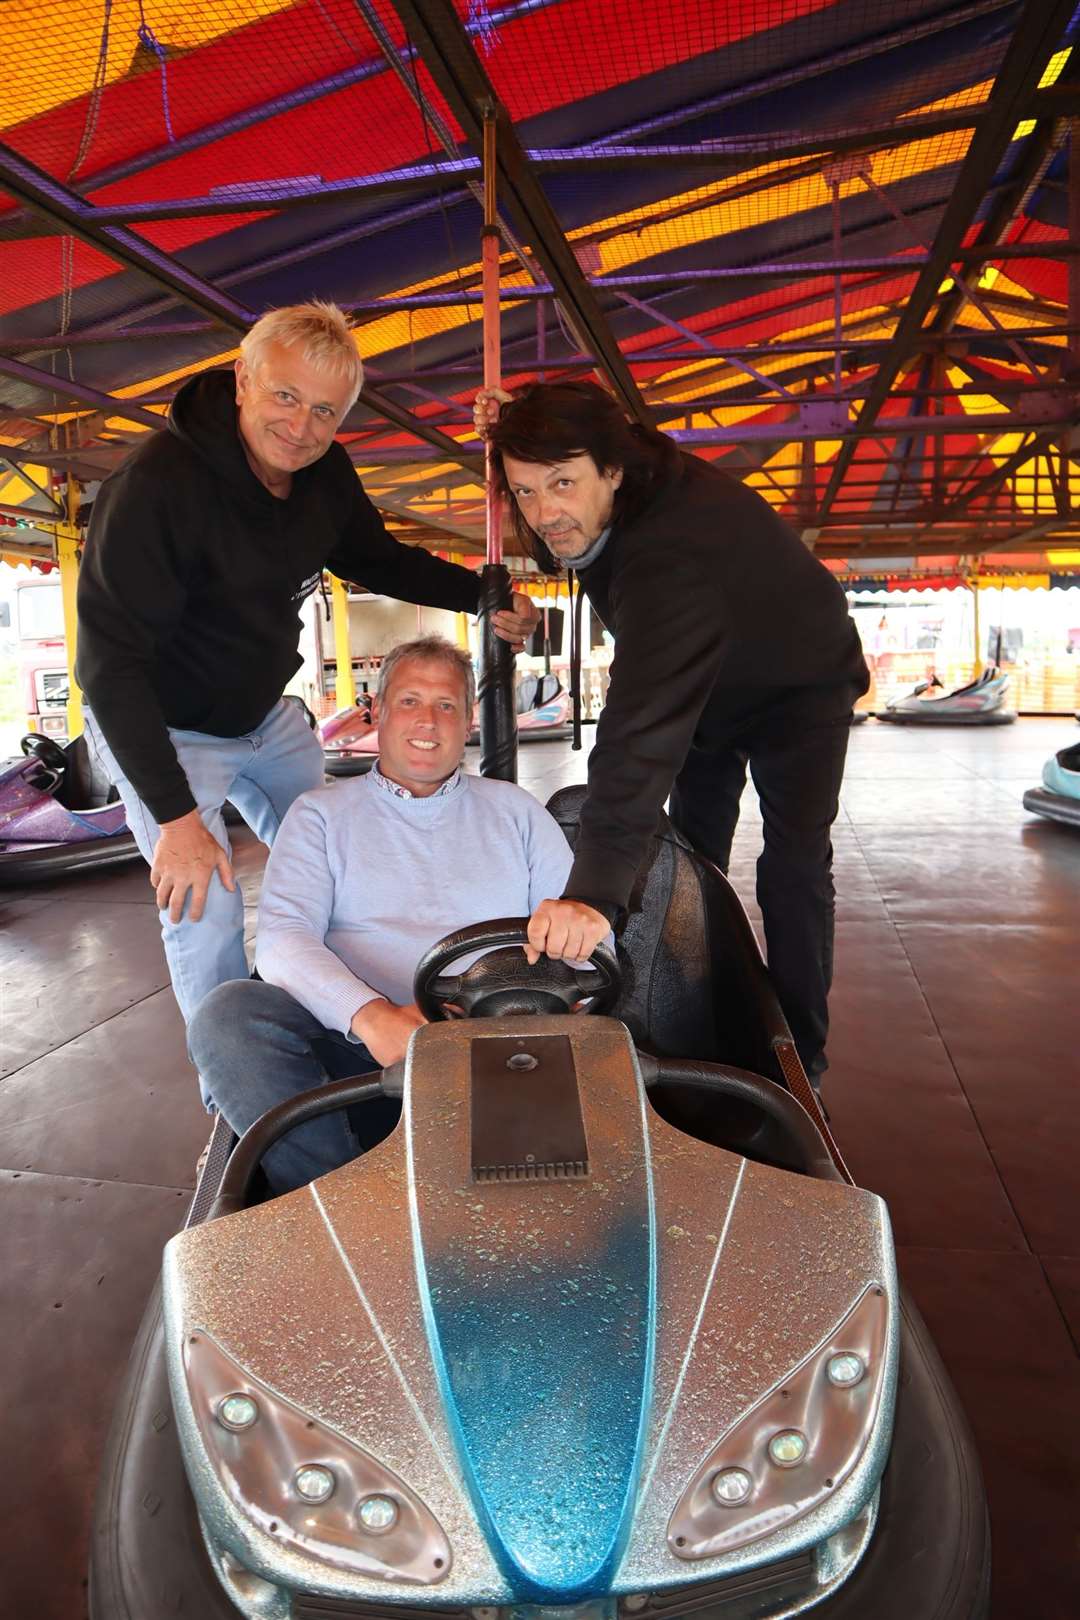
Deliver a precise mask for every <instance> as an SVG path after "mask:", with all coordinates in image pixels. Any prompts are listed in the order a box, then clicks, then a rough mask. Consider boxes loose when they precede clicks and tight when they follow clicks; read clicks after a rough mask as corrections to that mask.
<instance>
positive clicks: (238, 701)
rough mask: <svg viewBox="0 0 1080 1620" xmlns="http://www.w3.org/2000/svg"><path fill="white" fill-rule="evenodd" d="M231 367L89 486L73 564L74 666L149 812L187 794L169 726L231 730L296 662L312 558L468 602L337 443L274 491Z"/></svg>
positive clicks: (473, 591)
mask: <svg viewBox="0 0 1080 1620" xmlns="http://www.w3.org/2000/svg"><path fill="white" fill-rule="evenodd" d="M235 401H236V385H235V380H234V377H233V374H232V372H231V371H208V372H204V373H202V375H200V376H198V377H193V378H192V379H191V380H190V381H189V382H187V383H185V384H184V386H183V387H182V388H181V389H180V392H179V393H178V394H177V396H176V398H175V400H174V401H173V405H172V409H171V411H170V412H169V429H170V431H169V432H167V433H153V434H150V435H148V437H147V438H146V439H145V440H144V441H143V443H142V444H140V445H139V446H138V448H137V449H136V450H134V451H133V452H132V454H131V455H130V456H129V457H128V458H127V460H126V461H125V462H124V464H123V466H121V467H120V468H119V469H118V470H117V471H116V472H115V473H113V475H112V476H111V477H110V478H108V479H106V481H105V483H104V484H103V485H102V486H101V489H100V491H99V493H98V496H97V499H96V500H95V502H94V509H93V514H92V516H91V520H90V532H89V535H88V537H87V542H86V549H85V552H84V555H83V561H82V567H81V569H80V571H79V597H78V601H79V639H78V661H77V669H76V673H77V676H78V681H79V685H80V686H81V687H82V689H83V691H84V693H85V694H86V697H87V700H88V702H89V704H90V707H91V709H92V710H93V713H94V717H95V719H96V720H97V722H98V724H99V725H100V727H101V730H102V732H103V733H104V735H105V737H106V739H107V741H108V743H109V746H110V748H111V749H112V751H113V753H114V754H115V756H116V759H117V761H118V763H119V765H120V768H121V770H122V771H123V773H124V775H125V776H126V777H127V779H128V780H129V781H130V782H131V784H132V786H133V787H134V789H135V791H136V792H137V793H138V795H139V797H140V798H141V799H142V800H143V801H144V802H145V803H146V804H147V805H148V807H149V809H150V811H151V813H152V814H153V816H154V817H155V819H156V820H157V821H159V822H161V821H171V820H174V819H175V818H176V817H177V816H182V815H185V814H186V813H187V812H188V811H189V810H193V809H194V808H195V800H194V799H193V797H192V794H191V789H190V787H189V786H188V781H187V777H186V776H185V775H184V772H183V770H182V768H181V766H180V763H179V761H178V760H177V757H176V750H175V749H174V748H173V745H172V742H171V741H170V738H169V734H168V730H167V728H168V727H169V726H175V727H178V728H180V729H182V730H187V731H202V732H208V733H209V734H210V735H211V736H214V737H239V736H242V735H243V734H244V733H245V732H248V731H252V730H253V729H254V728H255V727H256V726H257V725H259V723H260V721H262V720H263V719H264V717H265V716H266V715H267V714H268V713H269V711H270V710H271V709H272V708H273V706H274V704H275V703H276V702H277V701H278V699H279V698H280V696H281V693H282V691H283V689H284V687H285V683H286V682H287V681H288V679H289V677H290V676H291V675H292V674H293V673H294V672H295V671H296V670H297V669H298V668H299V665H300V657H299V654H298V652H297V645H298V640H299V634H300V616H299V612H298V608H299V604H300V603H301V602H302V601H303V599H304V597H305V596H307V595H308V594H309V593H310V592H311V591H312V590H314V589H315V587H316V585H317V584H318V581H319V577H320V575H321V573H322V570H323V569H324V568H328V569H330V571H331V572H332V573H334V574H336V575H337V576H338V577H339V578H340V579H346V580H353V581H356V582H357V583H359V584H362V585H363V586H364V587H365V588H366V589H368V590H371V591H376V592H378V593H380V594H384V595H387V596H396V597H399V598H401V599H402V600H404V601H406V602H419V603H422V604H423V605H425V606H427V607H441V608H449V609H451V610H453V611H455V612H468V613H475V612H476V608H477V598H478V589H479V584H478V580H477V576H476V575H475V574H472V573H470V572H469V571H468V570H467V569H465V568H458V567H455V566H454V565H453V564H452V563H446V562H442V561H440V559H439V558H437V557H432V556H431V555H429V553H427V552H426V551H422V550H420V549H418V548H413V547H410V546H403V545H401V544H400V543H399V542H398V541H396V540H393V539H391V537H390V535H388V534H387V532H386V529H385V527H384V526H383V522H382V519H381V518H380V517H379V515H378V513H377V512H376V510H375V508H374V507H373V506H372V504H371V502H370V501H369V500H368V498H367V496H366V495H365V494H364V491H363V489H362V488H361V487H360V480H359V479H358V478H357V476H356V473H355V471H354V470H353V467H352V464H351V463H350V461H349V458H348V456H347V455H346V453H345V451H344V449H343V448H342V446H341V445H340V444H332V445H331V446H330V448H329V450H328V451H327V452H326V454H325V455H324V456H321V457H320V458H319V460H318V461H316V462H313V463H312V465H311V466H309V467H305V468H303V469H302V470H301V471H300V472H297V473H295V474H294V475H293V480H292V489H291V491H290V493H289V496H288V499H287V500H278V499H277V498H276V497H275V496H273V495H271V494H270V492H269V490H268V489H266V488H265V486H264V485H263V484H261V483H260V482H259V480H258V479H257V478H256V476H255V474H254V473H253V472H252V471H251V468H250V466H249V465H248V460H247V457H246V455H245V454H244V449H243V446H242V444H241V441H240V437H239V433H238V431H237V425H236V403H235Z"/></svg>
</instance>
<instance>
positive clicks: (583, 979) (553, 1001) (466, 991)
mask: <svg viewBox="0 0 1080 1620" xmlns="http://www.w3.org/2000/svg"><path fill="white" fill-rule="evenodd" d="M528 927H529V919H528V917H496V918H495V919H494V920H493V921H492V922H482V923H474V924H473V925H472V927H470V928H459V929H457V930H456V931H455V932H454V933H452V934H447V935H446V938H445V939H440V940H438V941H437V943H436V944H434V945H433V946H432V947H431V949H430V950H429V951H427V952H426V953H425V954H424V955H423V956H422V957H421V958H420V961H419V962H418V964H417V968H416V977H415V979H414V980H413V996H414V998H415V1000H416V1005H417V1006H418V1007H419V1008H420V1011H421V1012H422V1013H423V1014H424V1016H425V1018H428V1019H431V1020H432V1022H434V1021H436V1020H437V1019H440V1018H450V1017H452V1016H453V1014H452V1013H451V1011H450V1007H451V1006H454V1007H458V1008H460V1009H461V1012H462V1013H463V1014H464V1016H465V1017H466V1018H499V1017H502V1016H504V1015H506V1014H508V1013H513V1014H521V1013H569V1012H575V1011H583V1012H606V1010H607V1009H608V1008H609V1007H610V1006H612V1004H613V1003H614V1001H615V1000H616V998H617V996H618V994H619V990H620V988H621V986H622V971H621V969H620V967H619V964H618V962H617V961H616V960H615V953H614V951H612V950H611V949H610V948H609V947H608V946H607V945H597V947H596V949H595V950H594V951H593V953H592V955H591V956H590V957H589V961H590V963H591V964H592V966H593V968H594V969H595V971H594V972H588V971H587V970H586V969H585V968H580V967H571V965H570V963H569V962H559V961H554V960H552V959H551V958H550V957H547V956H542V957H541V958H540V960H539V962H536V963H535V964H533V965H532V966H530V965H529V963H528V962H527V961H526V959H525V953H524V951H522V950H521V946H522V945H524V944H526V943H527V941H528ZM499 946H515V947H516V949H513V950H500V949H498V948H497V947H499ZM493 947H496V948H493ZM469 951H485V952H486V954H485V955H484V956H481V957H480V958H479V960H478V961H476V962H473V963H472V965H471V966H470V967H467V968H466V969H465V971H464V972H463V973H450V974H447V973H444V972H443V969H444V968H448V967H450V966H451V964H452V963H454V962H456V961H457V959H458V957H459V956H464V955H465V954H466V952H469ZM583 1001H585V1002H587V1003H588V1005H587V1006H585V1007H582V1006H581V1003H582V1002H583Z"/></svg>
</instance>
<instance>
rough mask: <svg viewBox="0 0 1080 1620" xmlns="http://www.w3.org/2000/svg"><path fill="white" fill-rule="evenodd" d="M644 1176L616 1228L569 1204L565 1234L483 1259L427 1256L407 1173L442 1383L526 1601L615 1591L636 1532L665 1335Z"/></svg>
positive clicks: (474, 1483)
mask: <svg viewBox="0 0 1080 1620" xmlns="http://www.w3.org/2000/svg"><path fill="white" fill-rule="evenodd" d="M634 1180H635V1181H636V1183H637V1185H636V1187H635V1188H634V1189H633V1190H631V1189H630V1188H628V1187H627V1184H626V1183H623V1184H622V1189H623V1190H624V1192H627V1193H629V1196H628V1197H625V1198H624V1200H622V1201H623V1203H624V1207H623V1208H622V1209H621V1210H620V1211H619V1213H618V1215H617V1216H616V1217H615V1218H614V1219H605V1213H604V1212H605V1211H606V1209H607V1207H608V1200H606V1199H605V1200H603V1201H601V1200H599V1199H593V1198H591V1197H589V1198H587V1199H581V1198H579V1197H578V1198H572V1199H571V1200H570V1201H569V1207H570V1208H571V1209H572V1211H573V1217H572V1218H571V1219H568V1220H566V1221H565V1224H564V1225H557V1224H555V1223H553V1222H552V1221H551V1220H550V1219H548V1220H547V1221H545V1222H544V1223H543V1225H542V1226H541V1225H540V1223H539V1222H538V1232H537V1234H536V1236H537V1242H536V1246H535V1247H534V1246H532V1245H530V1244H526V1245H525V1246H524V1247H523V1248H521V1249H520V1250H517V1249H515V1250H511V1249H510V1247H509V1246H507V1249H506V1250H501V1248H500V1246H499V1245H498V1244H497V1243H493V1246H492V1248H491V1249H490V1250H486V1249H484V1248H483V1246H482V1245H481V1244H475V1245H474V1244H472V1243H471V1242H470V1241H468V1240H466V1239H464V1238H462V1239H461V1240H455V1241H453V1242H451V1243H449V1244H448V1245H447V1246H446V1247H445V1248H443V1247H442V1246H441V1245H440V1246H438V1247H436V1245H435V1244H434V1243H432V1244H431V1245H429V1246H428V1247H426V1248H425V1246H424V1243H423V1226H424V1224H425V1223H424V1218H423V1209H422V1205H421V1202H420V1201H419V1200H418V1199H417V1197H416V1188H415V1186H414V1185H412V1181H413V1178H412V1176H411V1175H410V1205H411V1209H412V1218H413V1232H414V1241H415V1243H416V1254H417V1261H418V1277H419V1283H420V1293H421V1300H422V1305H423V1310H424V1320H425V1324H426V1327H427V1332H428V1339H429V1343H430V1346H431V1351H432V1356H433V1358H434V1362H435V1366H436V1369H437V1373H438V1377H439V1383H440V1390H441V1393H442V1397H443V1401H444V1405H445V1409H446V1413H447V1417H448V1420H449V1423H450V1427H451V1432H452V1433H453V1435H454V1439H455V1443H456V1445H457V1449H458V1454H459V1458H460V1460H461V1464H462V1469H463V1473H464V1475H465V1479H466V1482H467V1485H468V1488H469V1491H470V1494H471V1496H472V1499H473V1503H474V1507H475V1509H476V1512H477V1516H478V1519H479V1521H480V1523H481V1526H482V1528H483V1529H484V1532H485V1535H486V1536H487V1539H488V1542H489V1545H490V1548H491V1551H492V1554H493V1556H494V1557H495V1559H496V1561H497V1563H498V1564H499V1567H500V1569H501V1570H502V1572H503V1574H504V1576H505V1578H506V1580H507V1582H508V1583H509V1585H510V1586H511V1588H512V1589H513V1591H514V1593H515V1596H516V1598H517V1599H518V1601H520V1602H524V1603H558V1604H564V1603H567V1602H574V1601H579V1600H581V1599H582V1598H585V1597H591V1596H599V1595H601V1594H603V1593H604V1592H606V1591H608V1590H610V1586H611V1582H612V1580H613V1577H614V1574H615V1571H616V1569H617V1567H618V1563H619V1560H620V1558H621V1556H622V1552H623V1550H624V1548H625V1545H626V1541H627V1538H628V1536H629V1531H630V1525H631V1521H632V1516H633V1508H634V1503H635V1500H636V1495H637V1483H638V1474H639V1469H640V1462H641V1455H642V1448H643V1442H644V1435H645V1432H646V1428H647V1419H648V1406H649V1397H650V1392H651V1385H652V1363H653V1346H654V1341H655V1220H654V1214H653V1199H652V1185H651V1175H650V1173H649V1166H648V1156H647V1154H645V1155H644V1164H643V1165H642V1166H640V1167H639V1173H638V1175H637V1176H636V1177H635V1178H634ZM511 1196H513V1195H512V1194H511ZM522 1196H523V1197H529V1196H530V1194H529V1192H527V1191H525V1190H523V1191H522ZM619 1201H620V1200H618V1199H616V1200H614V1202H619ZM494 1236H495V1234H494V1233H493V1237H494Z"/></svg>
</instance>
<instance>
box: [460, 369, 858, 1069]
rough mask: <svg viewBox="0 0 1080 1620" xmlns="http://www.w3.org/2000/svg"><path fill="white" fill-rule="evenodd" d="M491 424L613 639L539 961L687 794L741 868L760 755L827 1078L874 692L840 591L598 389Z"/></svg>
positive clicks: (568, 945) (772, 957)
mask: <svg viewBox="0 0 1080 1620" xmlns="http://www.w3.org/2000/svg"><path fill="white" fill-rule="evenodd" d="M500 405H501V407H502V408H501V410H500V408H499V407H500ZM476 422H477V428H478V430H479V431H481V432H485V433H486V434H487V435H488V436H489V437H490V440H491V444H492V448H493V451H494V467H495V475H496V477H497V479H498V482H499V486H500V488H501V489H502V490H503V492H504V493H505V494H506V496H507V497H508V499H509V501H510V506H511V510H512V512H513V518H514V523H515V526H516V528H517V531H518V534H519V535H520V537H521V538H522V539H523V541H525V543H526V545H527V546H528V548H529V549H530V550H531V552H532V554H533V556H534V557H535V558H536V560H537V562H538V563H539V565H540V566H541V567H542V568H544V569H545V570H547V571H550V572H558V571H559V570H560V569H561V568H572V569H574V570H575V571H576V572H577V573H578V575H579V578H580V582H581V588H582V589H583V590H584V592H585V594H586V596H587V597H588V599H589V601H590V602H591V603H592V606H593V607H594V609H595V610H596V612H597V614H598V616H599V618H600V619H601V620H602V622H603V623H604V624H605V625H606V627H607V628H608V630H610V631H611V633H612V635H613V636H614V638H615V656H614V659H613V661H612V665H611V684H610V687H609V690H608V695H607V702H606V704H605V707H604V710H603V713H602V714H601V716H600V721H599V724H598V726H597V732H596V742H595V745H594V747H593V750H592V754H591V756H590V759H589V790H588V796H587V798H586V801H585V806H584V809H583V811H582V815H581V830H580V836H579V839H578V844H577V850H576V855H575V859H574V865H573V869H572V871H571V874H570V878H569V880H568V882H567V885H566V890H565V893H564V895H563V897H562V899H560V900H552V901H545V902H544V904H543V905H541V906H539V907H538V908H537V910H536V911H535V912H534V913H533V916H532V918H531V920H530V925H529V939H530V944H531V954H533V955H534V957H535V955H536V954H538V953H540V952H541V951H543V952H546V954H548V955H549V956H566V957H571V958H581V957H584V956H587V955H588V953H589V951H590V950H591V949H592V948H593V946H594V945H595V944H596V943H597V942H598V941H599V940H600V939H602V938H603V937H604V934H605V933H606V931H607V929H608V926H609V923H610V922H613V921H616V922H617V920H618V915H619V913H620V911H622V910H623V909H624V908H625V906H626V904H627V901H628V900H629V897H630V892H631V889H632V887H633V882H634V877H635V874H636V872H637V870H638V868H639V866H640V864H641V862H642V860H643V858H644V857H645V855H646V853H647V850H648V846H649V840H650V837H651V835H652V832H653V830H654V828H655V826H656V821H657V816H658V813H659V811H660V810H661V808H662V806H663V804H664V801H665V800H666V799H667V798H668V796H669V795H670V806H669V809H670V814H671V819H672V821H673V822H674V823H675V825H676V827H677V828H678V829H679V831H680V832H682V833H683V834H684V836H685V837H686V838H687V839H688V840H689V841H690V843H691V844H693V845H694V847H695V848H696V849H698V850H700V851H701V853H702V854H704V855H706V856H708V857H709V858H710V859H711V860H713V861H715V862H716V864H717V865H718V866H720V867H721V868H722V869H723V870H725V871H726V869H727V865H728V859H729V856H730V851H731V840H732V836H733V834H734V831H735V825H736V822H737V820H738V814H739V798H740V795H741V793H742V790H743V787H744V786H745V782H746V771H747V767H748V766H749V769H750V774H751V776H752V778H753V781H754V786H755V787H756V789H757V792H758V796H759V798H760V801H761V811H762V818H763V822H764V847H763V850H762V854H761V858H760V859H759V861H758V882H757V893H758V901H759V903H760V905H761V911H762V916H763V919H764V924H765V939H766V947H767V952H768V961H769V968H770V971H771V973H772V977H773V980H774V983H775V985H776V988H777V992H778V994H779V997H780V1001H781V1004H782V1006H783V1008H784V1011H785V1013H786V1015H787V1018H788V1021H789V1023H790V1024H791V1027H792V1033H793V1035H794V1037H795V1041H796V1045H797V1047H798V1050H799V1054H800V1056H801V1058H802V1060H803V1063H804V1065H805V1066H806V1069H807V1071H808V1073H809V1074H810V1076H811V1079H812V1080H815V1081H816V1080H817V1079H818V1078H819V1077H820V1075H821V1073H822V1072H823V1070H824V1068H825V1056H824V1051H825V1038H826V1034H827V1030H828V1009H827V996H828V990H829V984H830V981H831V977H832V946H833V912H834V904H833V882H832V843H831V837H830V829H831V827H832V823H833V821H834V820H835V817H836V813H837V808H838V803H839V792H840V781H841V777H842V775H843V769H844V757H845V754H846V752H847V739H848V729H849V716H850V713H851V706H852V703H853V701H854V700H855V698H856V697H858V696H859V695H860V694H861V693H862V692H864V691H865V690H866V688H867V685H868V677H867V672H866V665H865V663H864V661H863V656H862V650H861V646H860V643H859V638H858V635H857V633H856V631H855V627H854V625H853V624H852V622H851V619H850V617H849V615H848V610H847V602H846V599H845V597H844V593H843V591H842V589H841V588H840V586H839V585H838V584H837V582H836V581H835V580H834V579H833V578H832V576H831V575H830V574H829V573H828V571H827V570H826V569H825V568H824V567H823V566H822V565H821V563H820V562H818V561H817V559H816V558H814V557H813V556H812V555H811V553H810V552H809V551H808V550H807V549H806V548H805V547H804V546H803V545H802V544H801V542H800V541H799V540H798V538H797V537H796V535H795V534H794V533H793V532H792V531H791V529H789V528H788V526H787V525H786V524H785V523H784V522H783V521H782V519H781V518H780V517H779V516H778V515H777V514H776V513H775V512H774V511H773V510H772V508H771V507H770V506H769V505H768V504H767V503H766V502H765V501H763V500H762V499H761V498H760V496H758V495H756V494H755V493H754V492H753V491H752V490H750V489H748V488H747V487H746V486H745V485H744V484H740V483H739V482H738V481H737V480H736V479H733V478H731V477H730V476H729V475H728V474H727V473H725V472H724V471H723V470H722V469H720V468H718V467H715V466H712V465H710V464H709V463H708V462H705V461H702V460H700V459H699V458H698V457H695V456H688V455H685V454H683V453H682V452H681V451H680V450H679V448H678V446H677V445H676V444H675V443H674V442H673V441H672V440H671V439H669V438H667V437H666V436H665V435H664V434H663V433H659V432H657V431H655V430H653V429H650V428H646V427H642V426H640V425H638V424H635V423H631V422H630V421H628V420H627V419H626V417H625V416H624V415H623V413H622V411H621V410H620V408H619V406H618V405H617V404H616V402H615V401H614V400H613V399H612V398H611V397H610V396H609V395H608V394H607V393H605V392H604V391H603V390H602V389H601V388H599V387H598V386H596V385H595V384H593V383H587V382H563V383H537V384H533V385H531V386H530V387H527V388H525V389H523V390H522V391H521V392H520V393H519V394H518V395H517V396H516V397H511V396H510V395H508V394H503V393H501V392H500V393H499V395H498V396H495V395H493V394H490V393H481V394H480V395H479V396H478V398H477V404H476Z"/></svg>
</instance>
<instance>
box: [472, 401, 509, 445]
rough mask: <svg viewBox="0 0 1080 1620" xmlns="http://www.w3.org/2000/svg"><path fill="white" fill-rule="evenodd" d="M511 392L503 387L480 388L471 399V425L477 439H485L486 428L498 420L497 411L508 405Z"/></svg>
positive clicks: (486, 434)
mask: <svg viewBox="0 0 1080 1620" xmlns="http://www.w3.org/2000/svg"><path fill="white" fill-rule="evenodd" d="M512 398H513V395H512V394H508V393H507V392H506V389H505V388H481V389H480V391H479V393H478V394H477V396H476V398H475V399H474V400H473V408H472V412H473V427H474V428H475V429H476V436H477V438H478V439H486V438H487V436H488V428H489V427H494V425H495V423H496V422H497V421H498V420H499V412H500V411H501V410H502V408H503V406H504V405H509V403H510V401H511V399H512Z"/></svg>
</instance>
